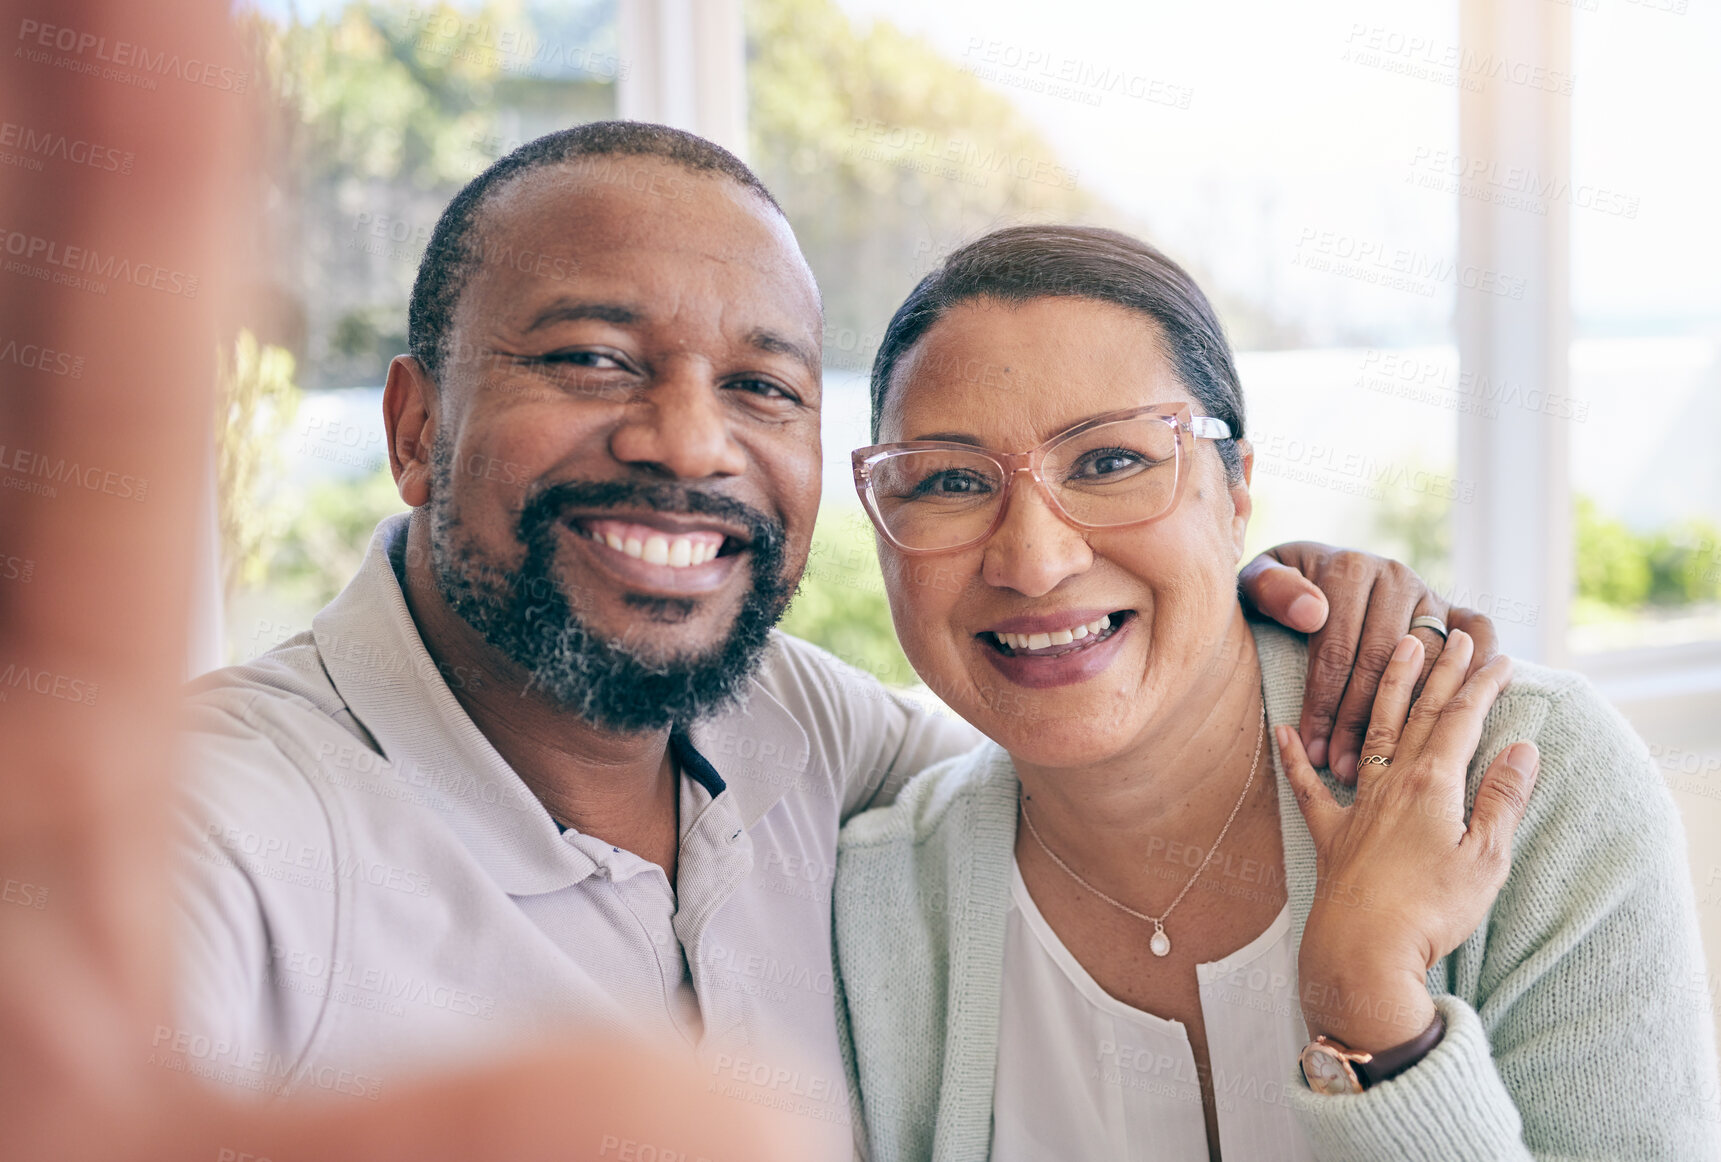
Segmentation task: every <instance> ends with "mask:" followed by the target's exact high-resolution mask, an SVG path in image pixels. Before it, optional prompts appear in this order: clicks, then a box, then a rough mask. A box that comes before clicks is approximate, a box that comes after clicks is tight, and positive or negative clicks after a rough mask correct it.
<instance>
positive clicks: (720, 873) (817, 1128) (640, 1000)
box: [155, 515, 977, 1158]
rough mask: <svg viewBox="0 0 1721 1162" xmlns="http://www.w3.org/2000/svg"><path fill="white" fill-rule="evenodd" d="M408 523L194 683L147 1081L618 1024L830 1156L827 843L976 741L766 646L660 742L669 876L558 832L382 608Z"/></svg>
mask: <svg viewBox="0 0 1721 1162" xmlns="http://www.w3.org/2000/svg"><path fill="white" fill-rule="evenodd" d="M406 520H407V518H406V516H405V515H401V516H397V517H391V518H389V519H388V520H387V521H384V522H383V524H381V525H380V526H378V529H377V532H376V535H375V536H374V537H373V539H372V542H371V546H370V551H369V553H368V555H367V557H366V559H365V562H364V565H363V567H362V568H361V569H360V571H359V573H358V575H357V576H356V577H355V578H354V579H353V581H352V583H351V584H350V585H348V586H347V588H346V590H345V591H344V592H343V593H342V594H341V595H340V596H339V597H337V598H336V599H335V600H334V601H333V602H331V603H330V604H329V605H328V606H327V607H326V608H325V609H324V610H323V611H322V612H321V613H319V614H318V615H317V617H316V619H315V621H314V622H313V628H312V629H311V631H310V632H309V633H304V634H300V635H299V636H298V637H295V638H293V639H291V640H289V641H287V642H285V643H284V644H282V645H281V646H279V647H278V648H276V649H274V650H271V651H270V652H268V653H267V654H264V655H263V656H262V657H259V658H257V659H255V660H253V661H252V662H249V663H247V664H245V665H242V666H235V667H231V668H228V669H225V670H222V671H219V672H217V673H215V674H212V675H210V676H209V677H207V678H205V679H204V680H202V681H201V682H199V683H198V684H197V686H196V687H195V688H194V690H193V696H192V699H191V733H190V734H189V736H188V740H187V744H186V745H187V759H188V762H189V777H188V778H187V780H186V788H185V794H184V796H183V818H184V823H185V828H184V832H183V834H184V844H183V846H184V858H183V860H182V861H181V869H182V881H183V883H182V885H181V887H182V890H181V892H180V896H179V898H180V901H181V931H180V937H181V954H182V970H181V972H180V975H179V977H178V979H179V981H180V990H179V991H180V996H179V1015H178V1016H177V1018H176V1022H177V1023H176V1024H175V1025H174V1026H172V1027H166V1026H164V1027H162V1028H159V1029H157V1030H156V1038H155V1039H156V1046H155V1048H156V1051H157V1056H158V1060H159V1063H160V1064H162V1065H164V1066H165V1067H168V1068H175V1069H185V1070H188V1071H191V1072H194V1073H197V1074H199V1075H200V1076H203V1077H206V1078H209V1079H211V1080H214V1081H217V1082H221V1083H225V1084H226V1085H231V1086H234V1087H237V1088H239V1089H245V1090H254V1091H257V1092H261V1093H284V1092H289V1091H298V1092H305V1091H310V1092H318V1091H321V1092H326V1093H331V1094H337V1095H348V1096H350V1097H352V1098H356V1099H360V1100H362V1099H366V1098H375V1097H377V1096H380V1094H381V1093H383V1092H385V1091H388V1090H389V1089H391V1088H392V1087H396V1086H398V1085H400V1084H401V1083H402V1082H403V1081H405V1080H406V1079H407V1078H409V1077H410V1076H411V1075H413V1074H417V1073H421V1072H424V1071H428V1070H435V1069H439V1068H444V1067H447V1066H450V1065H468V1064H472V1063H474V1062H475V1061H476V1060H478V1059H479V1058H481V1057H483V1056H485V1055H488V1054H491V1053H494V1052H496V1051H498V1050H500V1049H502V1048H504V1047H506V1046H509V1045H511V1044H514V1043H516V1042H517V1041H518V1039H519V1038H521V1037H522V1036H544V1035H546V1034H548V1035H551V1036H563V1035H565V1036H568V1037H578V1036H579V1035H581V1034H582V1033H583V1032H586V1031H590V1030H595V1029H599V1028H603V1027H614V1026H621V1027H625V1028H628V1029H633V1030H638V1031H642V1032H643V1033H645V1034H646V1035H647V1036H652V1037H657V1038H663V1039H667V1040H670V1041H673V1042H675V1043H678V1044H680V1045H684V1046H687V1047H688V1048H690V1049H691V1050H693V1051H695V1052H696V1053H697V1055H698V1058H699V1060H700V1061H701V1063H702V1067H703V1068H705V1069H706V1070H707V1071H708V1072H709V1076H710V1081H711V1085H712V1086H713V1088H715V1089H717V1090H718V1091H720V1092H724V1093H728V1094H730V1095H732V1096H734V1097H735V1098H737V1099H738V1100H743V1101H748V1102H753V1103H757V1104H759V1105H763V1106H768V1107H771V1108H775V1109H778V1110H782V1111H785V1112H787V1113H789V1114H792V1115H796V1116H798V1118H800V1119H804V1121H802V1122H801V1123H800V1124H801V1125H802V1126H803V1127H805V1128H807V1129H811V1130H813V1131H814V1132H815V1133H816V1134H817V1135H818V1136H819V1138H820V1140H821V1141H822V1142H823V1143H824V1145H825V1149H824V1150H823V1151H822V1152H821V1153H822V1156H828V1157H831V1158H846V1157H849V1156H850V1153H851V1151H852V1149H853V1132H852V1130H851V1128H850V1126H849V1103H848V1093H847V1088H846V1083H845V1081H844V1077H843V1065H842V1057H841V1054H840V1052H839V1048H838V1043H837V1030H836V1024H835V1016H834V1007H833V997H832V959H831V945H830V932H831V873H832V869H833V867H834V865H835V854H836V837H837V829H838V827H839V826H840V825H841V823H842V821H843V820H844V819H846V818H847V817H848V816H849V815H851V814H853V813H854V812H856V811H859V810H863V809H865V808H866V807H869V806H874V805H878V804H880V803H883V802H886V801H888V800H889V799H891V798H893V797H894V795H895V792H896V789H897V788H898V787H900V786H901V785H902V784H903V783H904V782H906V781H907V779H908V778H909V777H910V776H912V775H914V774H915V773H917V772H918V771H920V770H921V769H922V768H924V767H926V766H928V765H930V764H932V763H934V762H936V761H938V760H940V759H942V758H945V757H947V756H949V755H952V754H955V753H959V752H961V751H964V750H967V749H968V748H969V747H971V746H972V745H973V744H974V742H975V741H976V737H977V736H975V735H974V734H973V733H972V731H971V730H970V729H969V728H968V727H967V726H966V725H964V724H962V723H960V722H958V721H955V720H952V719H948V718H944V717H941V716H939V715H935V714H932V713H929V712H927V711H926V710H924V709H923V708H921V707H919V706H918V705H916V704H915V703H913V702H912V701H909V700H906V699H903V698H901V697H898V696H896V695H894V694H892V693H890V692H889V691H888V690H886V689H885V688H884V687H882V686H881V685H880V684H879V683H877V682H875V681H873V680H872V679H870V678H868V677H866V676H865V675H863V674H861V673H860V672H859V671H857V670H855V669H853V668H851V667H848V666H845V665H843V664H842V663H840V662H838V661H837V660H836V659H834V658H832V657H831V656H830V655H828V654H826V653H824V652H822V651H820V650H818V649H816V648H815V647H813V646H811V645H808V644H807V643H805V642H801V641H798V640H797V639H795V638H792V637H788V636H785V635H782V634H778V635H775V637H774V640H773V643H772V645H771V648H770V650H769V651H768V653H767V655H766V658H765V662H764V665H763V666H762V667H761V669H760V671H759V673H758V675H757V676H756V677H755V678H754V680H753V682H752V685H751V688H750V691H749V693H748V695H747V697H746V700H745V703H744V705H742V706H741V707H740V708H738V709H735V710H732V711H730V712H729V713H726V714H724V715H721V716H719V717H716V718H713V719H711V720H709V721H706V722H703V723H701V724H700V725H699V726H697V727H696V728H694V729H693V730H692V731H691V734H690V737H689V738H687V739H685V740H678V744H677V745H678V753H679V756H680V758H681V760H682V769H683V771H684V774H685V777H684V778H683V780H682V792H681V793H682V803H681V850H680V867H679V871H678V880H679V882H678V883H677V884H675V885H671V884H670V883H669V882H668V879H667V877H666V876H665V875H664V873H663V871H662V870H661V869H660V868H658V867H657V866H656V865H655V864H650V863H647V862H646V861H644V860H642V859H640V858H639V857H638V856H635V855H633V854H632V853H630V852H627V851H623V850H620V849H617V848H615V847H612V846H611V845H609V844H607V843H605V842H603V841H602V840H599V839H597V838H595V837H593V836H589V835H582V834H580V833H578V832H574V831H568V832H566V833H562V832H561V830H560V828H558V826H557V825H556V823H555V821H554V820H552V819H551V817H550V815H549V814H548V812H546V811H545V809H544V808H543V806H542V805H541V804H539V802H538V801H537V799H536V798H535V797H534V796H533V795H532V794H531V792H530V791H529V790H528V789H527V788H526V786H525V784H524V783H522V782H521V780H520V778H519V776H517V775H516V774H515V773H514V772H513V770H512V769H510V768H509V766H508V765H507V764H506V763H505V762H503V760H502V758H501V757H500V756H499V755H498V754H497V753H496V751H495V750H494V749H493V748H492V747H491V745H490V743H489V742H488V741H487V740H486V739H485V737H484V735H483V734H481V733H480V732H479V731H478V729H477V727H476V726H474V725H473V723H472V721H471V720H470V719H469V718H468V717H467V716H466V713H465V711H464V710H462V709H461V706H460V703H459V702H458V701H457V700H456V698H455V697H454V694H453V693H452V692H451V690H450V684H451V683H454V684H458V683H463V682H478V681H483V680H485V676H484V675H482V674H476V673H465V672H457V673H452V674H443V673H440V672H439V671H438V669H437V667H436V664H435V663H434V662H433V661H432V660H431V658H430V656H429V654H428V653H427V652H426V651H425V649H424V645H423V643H422V642H421V641H420V639H419V636H418V632H417V629H416V627H415V625H414V624H413V621H412V619H411V617H410V615H409V614H408V612H407V608H406V604H405V600H404V598H403V596H402V593H401V587H400V580H399V574H400V570H401V565H402V554H403V553H404V551H405V540H406Z"/></svg>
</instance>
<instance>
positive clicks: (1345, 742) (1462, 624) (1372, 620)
mask: <svg viewBox="0 0 1721 1162" xmlns="http://www.w3.org/2000/svg"><path fill="white" fill-rule="evenodd" d="M1237 588H1238V591H1239V593H1240V595H1241V597H1242V599H1243V604H1244V606H1246V607H1248V608H1251V609H1253V610H1254V611H1255V612H1256V613H1259V614H1260V615H1261V616H1263V617H1267V618H1271V619H1272V620H1274V621H1276V622H1278V623H1279V624H1280V625H1282V626H1284V627H1285V628H1287V629H1294V630H1296V631H1297V632H1299V633H1306V634H1308V635H1309V681H1308V688H1307V690H1306V691H1305V692H1304V695H1303V720H1302V723H1301V725H1300V727H1299V731H1298V733H1299V734H1300V735H1301V736H1302V741H1303V747H1304V749H1305V750H1307V751H1308V755H1309V761H1310V762H1311V763H1313V764H1314V765H1315V766H1317V767H1322V766H1325V767H1330V769H1331V770H1332V773H1333V774H1334V775H1335V776H1336V777H1337V778H1338V779H1339V781H1340V782H1342V783H1346V784H1352V785H1354V784H1355V783H1356V765H1357V759H1358V758H1360V757H1361V755H1362V738H1363V733H1364V732H1365V731H1366V730H1367V729H1368V719H1369V712H1370V710H1371V709H1372V708H1373V706H1374V694H1375V691H1376V690H1378V689H1379V688H1380V679H1381V675H1382V674H1384V673H1386V664H1387V662H1389V661H1391V660H1392V651H1393V649H1394V648H1395V647H1396V646H1397V645H1398V642H1399V639H1400V638H1402V637H1403V636H1404V635H1405V634H1406V633H1407V632H1414V633H1415V634H1416V635H1417V636H1418V637H1419V638H1421V639H1422V644H1423V646H1424V648H1425V651H1426V656H1425V660H1424V662H1423V668H1422V676H1423V678H1424V679H1426V678H1427V677H1428V671H1429V670H1431V669H1433V668H1434V663H1435V662H1436V661H1438V660H1439V658H1440V650H1441V647H1442V646H1444V645H1445V644H1446V639H1445V638H1443V637H1442V636H1441V635H1440V634H1438V633H1436V632H1434V631H1433V630H1431V629H1423V628H1418V629H1416V630H1414V631H1412V630H1411V629H1410V621H1411V619H1412V618H1414V617H1422V616H1430V617H1438V618H1440V619H1441V620H1442V621H1443V622H1445V623H1446V626H1447V628H1448V629H1461V630H1463V631H1464V632H1465V633H1467V634H1469V635H1470V636H1471V638H1472V639H1474V640H1475V643H1476V655H1475V657H1474V658H1473V659H1472V661H1471V663H1470V672H1471V673H1475V672H1476V671H1477V670H1479V669H1481V668H1482V667H1483V666H1485V665H1487V664H1488V663H1489V662H1490V661H1492V660H1493V659H1494V657H1495V656H1496V655H1497V654H1499V652H1500V640H1499V638H1498V637H1497V636H1496V635H1495V633H1494V623H1493V622H1491V621H1489V620H1488V619H1487V618H1486V617H1485V616H1483V615H1482V614H1480V613H1478V612H1476V611H1475V610H1473V609H1465V608H1462V607H1461V606H1455V605H1452V604H1450V603H1448V602H1447V601H1446V600H1445V599H1444V598H1442V597H1441V596H1440V595H1439V594H1438V593H1436V592H1434V590H1432V589H1430V588H1429V587H1428V584H1427V583H1426V582H1424V581H1423V580H1422V578H1421V577H1418V576H1417V575H1416V573H1415V572H1414V571H1413V570H1412V569H1411V568H1410V567H1409V566H1408V565H1402V564H1400V563H1399V562H1397V561H1393V560H1389V559H1388V558H1386V557H1377V556H1375V555H1374V554H1373V553H1362V552H1358V551H1356V550H1354V549H1335V548H1333V547H1332V546H1331V545H1322V544H1317V543H1316V542H1314V541H1293V542H1291V543H1289V544H1284V545H1279V546H1277V547H1275V548H1271V549H1268V550H1267V551H1266V552H1265V553H1262V554H1260V555H1259V556H1258V557H1256V558H1255V559H1254V560H1253V561H1250V562H1249V564H1247V565H1245V566H1244V567H1243V571H1242V573H1240V574H1239V575H1238V577H1237ZM1416 689H1417V692H1418V693H1420V692H1421V690H1422V684H1421V682H1418V683H1417V687H1416Z"/></svg>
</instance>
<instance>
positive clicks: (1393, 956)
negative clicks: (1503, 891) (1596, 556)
mask: <svg viewBox="0 0 1721 1162" xmlns="http://www.w3.org/2000/svg"><path fill="white" fill-rule="evenodd" d="M1474 651H1475V645H1474V642H1473V641H1472V639H1471V638H1470V636H1469V635H1468V634H1465V633H1464V632H1463V631H1460V630H1455V631H1453V632H1452V635H1451V637H1450V639H1449V640H1448V641H1447V642H1446V648H1445V650H1444V651H1442V653H1441V656H1440V658H1439V660H1438V661H1437V662H1436V663H1435V665H1434V668H1433V670H1432V671H1431V672H1430V673H1429V675H1428V679H1427V681H1426V683H1425V684H1424V686H1423V689H1422V693H1421V696H1420V697H1417V698H1416V699H1415V702H1414V704H1412V701H1411V700H1412V696H1413V691H1414V689H1415V686H1416V683H1417V680H1418V678H1419V677H1420V676H1421V674H1422V663H1423V646H1422V643H1421V642H1420V641H1419V640H1418V639H1417V638H1415V637H1413V636H1406V637H1405V638H1403V639H1402V640H1401V641H1400V642H1399V643H1398V646H1397V648H1396V649H1395V650H1394V652H1393V655H1392V660H1391V662H1390V663H1389V664H1388V666H1387V668H1386V672H1385V674H1384V676H1383V677H1382V680H1381V686H1380V692H1379V695H1378V697H1377V698H1376V699H1375V704H1374V710H1373V714H1372V716H1371V719H1370V722H1369V728H1368V732H1367V735H1366V736H1365V738H1364V742H1363V746H1362V753H1363V762H1362V765H1361V766H1360V768H1359V769H1358V777H1357V793H1356V798H1355V801H1354V802H1353V803H1352V805H1351V806H1349V807H1341V806H1339V804H1338V802H1337V801H1336V800H1335V799H1334V798H1333V796H1332V794H1331V793H1330V792H1329V791H1328V790H1327V788H1326V786H1325V784H1323V783H1322V782H1321V780H1320V778H1319V776H1317V775H1316V774H1315V771H1314V768H1313V767H1312V766H1311V765H1310V763H1309V760H1308V756H1307V755H1306V754H1305V753H1304V751H1303V746H1302V743H1301V741H1300V740H1299V739H1298V737H1297V732H1296V731H1295V730H1292V729H1290V728H1288V727H1279V728H1277V730H1276V732H1275V737H1276V739H1277V741H1278V743H1279V749H1280V754H1281V757H1282V758H1283V760H1284V767H1285V774H1286V777H1287V778H1288V779H1289V780H1290V783H1291V787H1292V789H1293V790H1294V791H1295V792H1296V795H1297V802H1298V804H1299V806H1300V807H1301V809H1302V812H1303V818H1304V819H1305V820H1306V821H1307V823H1308V827H1309V833H1310V834H1311V835H1312V836H1313V838H1314V844H1315V858H1316V877H1317V887H1316V896H1315V903H1314V906H1313V908H1312V909H1311V910H1310V913H1309V919H1308V924H1307V925H1306V927H1305V928H1304V932H1303V941H1302V945H1301V948H1300V950H1299V953H1298V978H1299V985H1300V990H1301V996H1302V1004H1303V1015H1304V1020H1305V1022H1306V1023H1307V1024H1308V1026H1309V1032H1310V1033H1311V1034H1314V1033H1327V1034H1329V1035H1332V1036H1335V1037H1337V1038H1339V1039H1340V1040H1342V1041H1344V1042H1346V1043H1347V1044H1349V1045H1351V1046H1352V1048H1357V1049H1363V1050H1367V1051H1378V1050H1381V1049H1385V1048H1389V1047H1391V1046H1393V1045H1397V1044H1400V1043H1401V1042H1404V1041H1408V1040H1409V1039H1410V1038H1412V1037H1414V1036H1416V1035H1417V1034H1418V1033H1419V1032H1421V1031H1422V1030H1423V1029H1424V1028H1426V1027H1427V1026H1428V1024H1429V1023H1430V1022H1431V1021H1432V1020H1433V1016H1434V1008H1433V1001H1432V1000H1431V999H1430V997H1429V996H1428V990H1427V988H1426V986H1425V984H1424V980H1423V978H1424V975H1425V974H1426V973H1427V971H1428V970H1429V969H1430V968H1432V967H1433V966H1434V964H1435V963H1436V962H1437V961H1438V960H1439V959H1440V958H1441V957H1444V956H1446V955H1447V954H1448V953H1450V952H1451V951H1452V950H1453V949H1454V948H1456V947H1458V945H1459V944H1461V943H1463V942H1464V940H1465V939H1466V938H1467V937H1469V935H1470V934H1471V933H1472V932H1474V931H1475V930H1476V928H1477V926H1478V925H1480V924H1481V922H1482V920H1483V918H1484V917H1485V916H1486V915H1487V913H1488V909H1489V908H1490V907H1491V906H1492V905H1493V903H1494V898H1495V897H1496V896H1497V895H1498V894H1499V892H1500V888H1501V886H1502V885H1503V884H1504V883H1505V882H1506V875H1507V873H1508V872H1509V871H1510V870H1511V863H1512V837H1513V835H1514V834H1515V833H1516V832H1517V829H1518V824H1519V822H1520V821H1521V820H1522V819H1523V817H1524V811H1525V809H1526V807H1527V806H1528V805H1529V797H1530V790H1531V788H1532V786H1534V784H1535V778H1536V768H1537V765H1538V762H1539V755H1538V753H1537V751H1536V748H1535V745H1534V744H1532V743H1529V742H1518V743H1514V744H1512V745H1511V746H1509V747H1507V748H1506V749H1505V750H1504V751H1503V752H1501V754H1500V755H1499V757H1497V758H1496V759H1495V760H1494V761H1493V763H1492V764H1490V766H1489V767H1488V770H1487V772H1486V773H1485V774H1484V775H1483V778H1482V783H1481V786H1480V787H1479V788H1478V789H1477V792H1476V798H1475V802H1474V804H1473V805H1472V807H1471V811H1470V817H1469V819H1468V821H1467V820H1466V819H1465V817H1464V792H1465V772H1466V770H1467V768H1468V767H1469V765H1470V759H1471V757H1472V756H1473V755H1474V754H1475V752H1476V747H1477V744H1478V743H1479V741H1480V740H1481V736H1482V722H1483V719H1484V718H1485V717H1486V715H1487V713H1488V710H1489V708H1490V707H1491V706H1492V705H1493V704H1494V699H1495V698H1496V697H1498V696H1499V694H1500V691H1501V690H1502V689H1503V688H1504V687H1505V685H1506V683H1507V681H1508V680H1509V679H1510V677H1511V673H1512V663H1511V659H1509V658H1507V657H1505V656H1504V655H1501V656H1499V657H1496V658H1494V659H1493V660H1491V661H1489V662H1488V663H1487V664H1486V665H1483V666H1482V667H1481V668H1479V669H1477V670H1476V672H1475V673H1473V674H1469V675H1468V677H1467V676H1466V674H1467V671H1468V670H1469V668H1470V663H1471V660H1472V658H1473V656H1474Z"/></svg>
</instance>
